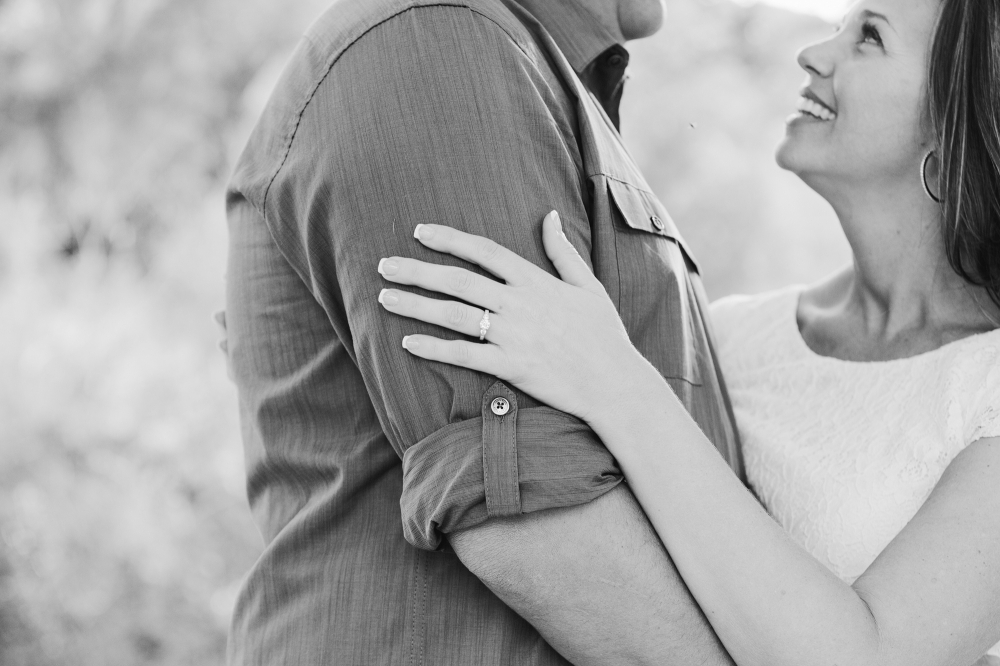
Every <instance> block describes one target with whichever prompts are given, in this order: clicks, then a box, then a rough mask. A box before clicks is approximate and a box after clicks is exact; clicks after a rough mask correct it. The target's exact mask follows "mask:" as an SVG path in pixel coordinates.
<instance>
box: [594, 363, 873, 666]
mask: <svg viewBox="0 0 1000 666" xmlns="http://www.w3.org/2000/svg"><path fill="white" fill-rule="evenodd" d="M641 376H642V377H643V379H642V380H640V384H641V388H640V390H636V387H635V385H634V384H633V386H632V387H631V390H630V391H629V392H628V395H632V396H641V399H639V400H637V401H634V402H631V403H629V404H625V405H622V404H619V405H616V406H615V409H608V410H606V412H605V413H604V414H603V415H602V416H601V417H600V418H597V419H594V420H593V422H592V426H593V427H594V429H595V431H596V432H597V433H598V435H600V437H601V438H602V439H603V440H604V442H605V443H606V444H607V446H608V448H609V449H610V450H611V452H612V453H613V454H614V455H615V457H616V458H617V460H618V462H619V464H620V465H621V466H622V469H623V471H624V472H625V476H626V478H627V479H628V482H629V485H630V487H631V488H632V492H633V493H634V494H635V496H636V498H637V499H638V500H639V502H640V504H641V505H642V507H643V509H644V510H645V512H646V515H647V516H648V517H649V519H650V522H651V523H652V525H653V527H654V528H655V529H656V531H657V533H658V534H659V536H660V538H661V539H662V540H663V542H664V544H665V545H666V547H667V550H668V551H669V552H670V555H671V557H673V559H674V562H675V563H676V565H677V568H678V570H679V571H680V573H681V575H682V576H683V577H684V580H685V582H686V583H687V585H688V587H689V588H690V590H691V592H692V594H693V595H694V597H695V598H696V599H697V601H698V603H699V605H700V606H701V607H702V610H703V611H704V612H705V614H706V616H707V617H708V619H709V621H710V622H711V623H712V625H713V627H714V628H715V631H716V633H717V634H718V635H719V637H720V639H721V640H722V642H723V643H724V644H725V646H726V648H727V650H728V651H729V653H730V654H731V655H732V656H733V658H734V659H735V661H736V662H737V663H738V664H740V666H750V665H751V664H760V665H761V666H783V665H785V664H787V665H788V666H803V665H806V664H827V665H829V664H851V665H852V666H864V665H867V664H879V663H884V662H882V661H880V659H881V657H882V656H883V654H882V645H881V640H880V635H879V632H878V626H877V623H876V621H875V618H874V617H873V616H872V614H871V612H870V610H869V607H868V605H867V604H866V602H865V601H864V600H863V599H862V598H861V597H860V596H859V595H858V593H857V592H856V591H855V590H854V589H853V588H852V587H851V586H849V585H847V584H846V583H844V582H843V581H841V580H839V579H838V578H837V577H836V576H834V575H833V574H832V573H831V572H830V571H829V570H827V569H826V568H825V567H824V566H823V565H822V564H820V563H819V562H817V561H816V560H815V559H814V558H813V557H812V556H811V555H809V554H808V553H806V552H805V551H804V550H802V549H801V548H800V547H799V546H798V545H796V544H795V543H794V542H792V541H791V539H790V538H789V537H788V536H787V535H786V534H785V532H784V530H783V529H782V528H781V527H780V526H779V525H778V524H777V523H775V522H774V520H773V519H771V518H770V516H768V515H767V513H766V512H765V511H764V509H763V508H762V507H761V506H760V504H759V503H758V502H757V501H756V500H755V499H754V498H753V496H752V495H751V494H750V493H749V492H748V491H747V490H746V489H745V488H744V487H743V485H742V484H741V483H740V481H739V480H738V479H737V478H736V477H735V476H733V474H732V472H731V471H730V469H729V467H728V466H727V465H726V463H725V462H724V461H723V459H722V458H721V457H720V456H719V455H718V453H717V452H716V450H715V449H714V447H712V445H711V444H710V442H709V441H708V439H707V438H706V437H705V435H704V434H703V433H702V431H701V430H700V429H699V428H698V426H697V424H696V423H695V422H694V420H693V419H691V417H690V416H689V415H688V413H687V411H686V410H685V409H684V407H683V406H682V405H681V403H680V401H679V400H678V399H677V398H676V396H675V395H674V394H673V392H672V391H671V390H670V388H669V386H668V385H667V384H666V382H664V381H663V380H662V378H660V377H659V375H658V374H656V373H655V370H653V369H652V368H651V367H650V368H649V369H648V371H644V372H642V373H641ZM633 379H634V376H633Z"/></svg>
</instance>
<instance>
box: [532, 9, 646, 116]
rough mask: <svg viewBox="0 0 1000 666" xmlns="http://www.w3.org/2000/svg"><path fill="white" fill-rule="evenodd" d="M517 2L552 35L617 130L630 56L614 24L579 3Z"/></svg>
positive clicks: (619, 31)
mask: <svg viewBox="0 0 1000 666" xmlns="http://www.w3.org/2000/svg"><path fill="white" fill-rule="evenodd" d="M514 2H517V3H518V4H520V5H521V6H522V7H524V8H525V9H526V10H528V12H530V13H531V14H532V15H533V16H534V17H535V18H536V19H538V21H539V22H540V23H541V24H542V25H543V26H544V27H545V29H546V30H547V31H548V32H549V34H550V35H552V39H554V40H555V42H556V44H557V45H558V46H559V49H560V50H561V51H562V52H563V54H564V55H565V56H566V59H567V60H568V61H569V64H570V65H571V66H572V67H573V69H574V70H576V73H577V74H578V75H579V76H580V79H581V80H582V81H583V83H584V85H586V86H587V88H588V89H589V90H590V91H591V92H592V93H594V96H595V97H596V98H597V101H598V102H600V104H601V106H603V107H604V111H605V112H606V113H607V114H608V117H609V118H610V119H611V122H612V123H614V126H615V127H616V128H617V127H618V126H619V113H618V109H619V105H620V103H621V98H622V90H623V88H624V82H625V68H626V67H627V66H628V62H629V55H628V51H626V50H625V47H624V46H622V44H623V43H624V42H625V39H624V37H622V34H621V30H620V29H618V28H617V25H615V23H614V21H609V20H607V19H603V20H602V19H601V17H599V16H597V15H596V14H594V12H593V11H592V10H590V9H589V8H588V7H586V6H585V5H584V4H583V3H581V2H579V1H578V0H577V1H574V0H514Z"/></svg>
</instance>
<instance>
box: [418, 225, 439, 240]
mask: <svg viewBox="0 0 1000 666" xmlns="http://www.w3.org/2000/svg"><path fill="white" fill-rule="evenodd" d="M433 236H434V229H433V228H432V227H428V226H427V225H426V224H418V225H417V227H416V228H415V229H414V230H413V237H414V238H416V239H417V240H428V239H430V238H433Z"/></svg>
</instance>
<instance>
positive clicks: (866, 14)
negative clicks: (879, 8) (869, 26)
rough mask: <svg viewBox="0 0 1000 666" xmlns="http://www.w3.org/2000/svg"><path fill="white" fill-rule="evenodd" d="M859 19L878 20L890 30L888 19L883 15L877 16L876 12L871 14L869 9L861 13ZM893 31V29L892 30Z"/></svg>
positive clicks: (890, 25) (890, 24)
mask: <svg viewBox="0 0 1000 666" xmlns="http://www.w3.org/2000/svg"><path fill="white" fill-rule="evenodd" d="M861 17H862V18H866V19H878V20H880V21H885V23H886V25H888V26H889V27H890V28H892V23H890V22H889V19H888V18H887V17H886V15H885V14H879V13H878V12H873V11H872V10H870V9H866V10H864V11H863V12H861ZM893 30H895V28H893Z"/></svg>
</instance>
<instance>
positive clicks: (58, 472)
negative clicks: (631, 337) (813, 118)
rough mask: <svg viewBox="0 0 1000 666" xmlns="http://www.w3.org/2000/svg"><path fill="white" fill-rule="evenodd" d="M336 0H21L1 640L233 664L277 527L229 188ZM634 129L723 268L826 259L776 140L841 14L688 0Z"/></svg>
mask: <svg viewBox="0 0 1000 666" xmlns="http://www.w3.org/2000/svg"><path fill="white" fill-rule="evenodd" d="M325 4H326V3H325V2H321V1H320V0H296V1H295V2H285V3H277V2H271V1H265V0H241V1H240V2H237V1H236V0H128V2H126V1H125V0H0V224H2V229H3V233H2V235H0V312H2V313H3V315H2V319H0V322H2V323H0V376H2V377H4V378H5V380H6V381H4V382H3V385H2V386H0V664H3V665H4V666H8V665H9V666H22V665H31V666H34V665H45V666H48V665H52V666H62V665H64V664H66V665H69V664H74V665H76V664H79V665H82V666H90V665H94V666H98V665H99V666H118V665H122V666H124V665H134V664H154V663H155V664H169V665H181V664H196V665H198V666H201V665H208V664H220V663H222V660H223V655H224V648H225V631H226V626H227V623H228V618H229V613H230V611H231V605H232V601H233V598H234V596H235V593H236V590H237V588H238V585H239V581H240V579H241V577H242V575H243V573H244V572H245V571H246V570H247V568H248V567H249V566H250V565H251V563H252V562H253V560H254V558H255V557H256V556H257V554H258V553H259V551H260V547H261V543H260V538H259V536H258V535H257V533H256V530H255V529H254V527H253V525H252V523H251V522H250V517H249V511H248V510H247V508H246V501H245V495H244V490H243V469H242V454H241V447H240V442H239V433H238V423H237V414H236V399H235V391H234V390H233V388H232V386H231V384H230V383H229V382H228V380H227V378H226V376H225V364H224V360H223V357H222V355H221V353H220V352H219V351H218V349H217V348H216V339H217V337H218V333H217V331H216V330H215V328H214V324H213V323H212V321H211V318H210V316H211V313H212V312H213V311H214V310H217V309H219V308H221V306H222V302H223V290H224V283H223V273H224V267H225V245H226V235H225V234H226V232H225V219H224V214H223V210H222V188H223V187H224V184H225V179H226V176H227V174H228V170H229V169H230V168H231V166H232V163H233V161H234V158H235V156H236V155H237V154H238V151H239V149H240V147H241V144H242V142H243V141H244V140H245V137H246V136H247V134H248V133H249V129H250V127H251V126H252V124H253V122H254V119H255V118H256V115H257V114H258V113H259V111H260V108H261V106H262V104H263V101H264V100H265V99H266V96H267V93H268V91H269V89H270V87H271V85H273V82H274V80H275V78H276V76H277V73H278V72H279V71H280V67H281V63H282V62H283V60H284V57H285V54H286V53H287V52H288V51H289V49H290V48H291V46H292V45H293V44H294V42H295V39H296V38H297V36H298V35H299V34H300V33H301V32H302V30H303V29H304V28H305V26H306V25H307V24H308V22H309V21H310V20H311V19H312V18H313V17H314V16H316V15H317V14H318V13H319V12H320V11H322V9H323V8H324V5H325ZM669 5H670V11H671V18H670V19H669V22H668V26H667V27H666V28H665V29H664V31H663V32H662V33H660V34H659V35H658V36H657V37H655V38H653V39H649V40H645V41H643V42H640V43H637V44H635V45H634V46H633V48H632V52H633V56H634V57H633V65H632V68H631V70H632V71H631V73H632V79H631V81H630V83H629V88H628V91H627V93H626V98H627V102H626V105H625V108H624V109H623V122H624V126H625V128H626V132H625V134H626V140H627V142H628V143H629V144H630V145H631V146H632V147H633V149H634V152H635V153H636V157H637V159H638V160H639V162H640V163H641V164H642V166H643V167H644V168H645V169H646V171H647V174H648V176H649V180H650V182H651V184H652V185H653V186H654V188H655V189H657V191H658V192H659V193H660V194H661V195H662V197H663V199H664V201H665V202H666V203H667V204H668V206H669V207H670V209H671V210H672V211H673V213H674V214H675V216H676V218H677V221H678V224H679V225H680V226H681V228H682V229H683V230H684V231H685V234H686V235H687V236H688V238H689V240H690V241H691V243H692V245H693V246H694V247H695V249H696V252H697V253H698V255H699V257H700V259H701V262H702V265H703V269H704V273H705V277H706V284H707V285H708V288H709V291H710V293H712V294H713V295H721V294H724V293H728V292H731V291H756V290H759V289H764V288H768V287H773V286H777V285H779V284H783V283H787V282H789V281H793V280H809V279H813V278H815V277H818V276H819V275H821V274H822V273H823V272H825V271H827V270H829V269H831V268H833V267H834V266H835V265H836V264H837V263H838V262H840V261H843V260H844V259H845V257H846V254H845V250H844V244H843V241H842V240H841V239H840V237H839V235H838V232H837V230H836V226H835V221H833V219H832V217H831V214H830V213H829V211H827V210H826V208H825V206H824V205H823V204H822V202H820V201H819V200H818V199H817V198H816V197H815V196H814V195H812V194H811V193H809V192H808V190H806V189H805V188H804V187H803V186H801V185H800V184H798V183H797V182H796V181H795V179H794V178H793V177H791V176H789V175H788V174H784V173H782V172H780V171H779V170H778V169H777V168H776V167H775V166H774V165H773V161H772V159H771V157H770V154H771V152H772V151H773V147H774V144H775V143H776V142H777V140H778V138H780V136H781V131H782V129H781V128H782V124H781V123H782V119H783V117H784V116H785V115H787V114H788V113H789V112H790V111H791V109H792V107H793V105H794V102H795V99H796V95H795V90H796V89H797V87H798V83H799V81H800V79H801V73H800V72H798V71H797V69H796V66H795V63H794V59H793V54H794V51H795V49H796V47H798V46H799V45H801V44H803V43H804V42H805V41H807V40H809V39H811V38H813V37H815V36H816V35H819V34H823V32H825V31H826V30H828V28H827V27H826V26H825V25H824V24H822V23H821V22H819V21H818V20H815V19H809V18H805V17H800V16H796V15H793V14H789V13H786V12H782V11H778V10H773V9H767V8H763V7H754V8H744V7H737V6H735V5H731V4H729V3H728V2H727V1H725V0H670V3H669Z"/></svg>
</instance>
